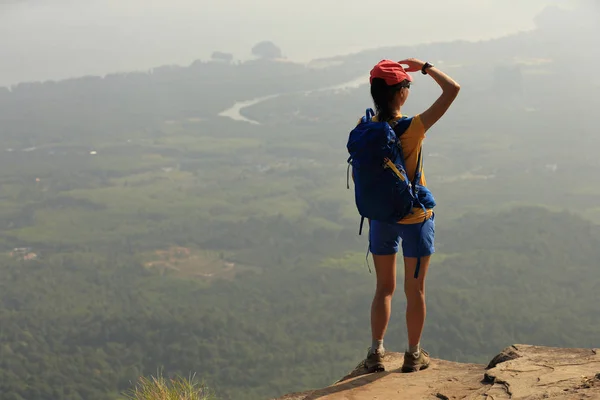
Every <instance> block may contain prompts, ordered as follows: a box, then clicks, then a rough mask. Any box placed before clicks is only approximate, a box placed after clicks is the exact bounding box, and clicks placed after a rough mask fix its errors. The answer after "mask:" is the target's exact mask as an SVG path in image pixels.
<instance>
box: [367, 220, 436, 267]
mask: <svg viewBox="0 0 600 400" xmlns="http://www.w3.org/2000/svg"><path fill="white" fill-rule="evenodd" d="M434 238H435V214H433V215H432V216H431V218H429V219H428V220H427V221H425V222H424V223H418V224H410V225H406V224H390V223H387V222H380V221H371V223H370V227H369V250H370V251H371V253H373V254H375V255H380V256H384V255H390V254H396V253H397V252H398V250H399V247H400V241H402V254H403V255H404V257H414V258H418V257H426V256H430V255H432V254H433V253H434V252H435V246H434Z"/></svg>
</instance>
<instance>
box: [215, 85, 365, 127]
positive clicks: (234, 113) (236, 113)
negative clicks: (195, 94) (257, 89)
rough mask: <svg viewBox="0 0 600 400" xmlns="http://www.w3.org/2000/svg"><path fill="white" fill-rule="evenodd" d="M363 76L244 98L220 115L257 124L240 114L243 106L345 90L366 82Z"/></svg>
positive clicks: (257, 123)
mask: <svg viewBox="0 0 600 400" xmlns="http://www.w3.org/2000/svg"><path fill="white" fill-rule="evenodd" d="M365 76H368V74H367V75H361V76H360V77H358V78H354V79H353V80H351V81H347V82H344V83H341V84H337V85H333V86H327V87H324V88H320V89H312V90H302V91H298V92H288V93H279V94H272V95H269V96H263V97H257V98H255V99H252V100H246V101H239V102H237V103H235V104H234V105H233V106H232V107H230V108H228V109H227V110H225V111H222V112H220V113H219V116H220V117H227V118H231V119H233V120H234V121H242V122H247V123H249V124H255V125H259V124H260V122H258V121H255V120H253V119H250V118H246V117H244V116H243V115H242V113H241V112H242V110H243V109H244V108H248V107H252V106H254V105H256V104H259V103H262V102H263V101H267V100H271V99H274V98H277V97H279V96H282V95H284V94H305V95H309V94H312V93H318V92H327V91H335V90H347V89H356V88H358V87H360V86H362V85H365V84H366V83H367V79H366V78H365Z"/></svg>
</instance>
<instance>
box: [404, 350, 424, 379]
mask: <svg viewBox="0 0 600 400" xmlns="http://www.w3.org/2000/svg"><path fill="white" fill-rule="evenodd" d="M429 363H430V360H429V353H427V352H426V351H425V350H423V349H421V351H420V352H419V357H417V358H415V356H414V354H413V353H409V352H406V353H404V364H403V365H402V372H405V373H406V372H417V371H420V370H422V369H425V368H427V367H429Z"/></svg>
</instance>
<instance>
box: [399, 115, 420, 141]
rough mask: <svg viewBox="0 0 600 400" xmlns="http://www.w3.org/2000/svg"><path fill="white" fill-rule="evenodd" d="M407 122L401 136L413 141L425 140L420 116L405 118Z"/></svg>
mask: <svg viewBox="0 0 600 400" xmlns="http://www.w3.org/2000/svg"><path fill="white" fill-rule="evenodd" d="M407 120H408V121H407V123H408V124H409V126H408V127H407V128H406V131H405V132H404V135H403V136H405V137H410V138H414V139H423V138H425V125H423V121H422V120H421V115H420V114H417V115H415V116H414V117H410V118H407Z"/></svg>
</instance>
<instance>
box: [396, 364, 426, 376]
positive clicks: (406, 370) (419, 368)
mask: <svg viewBox="0 0 600 400" xmlns="http://www.w3.org/2000/svg"><path fill="white" fill-rule="evenodd" d="M427 368H429V364H427V365H418V366H416V367H404V366H403V367H402V373H404V374H409V373H411V372H419V371H422V370H424V369H427Z"/></svg>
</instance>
